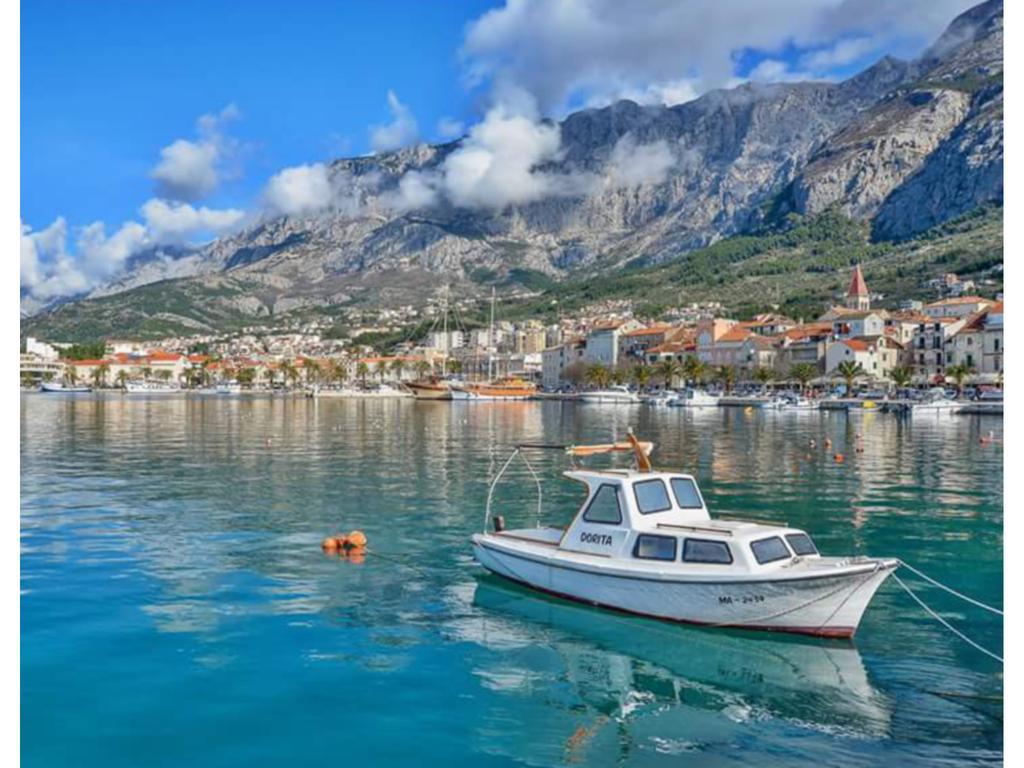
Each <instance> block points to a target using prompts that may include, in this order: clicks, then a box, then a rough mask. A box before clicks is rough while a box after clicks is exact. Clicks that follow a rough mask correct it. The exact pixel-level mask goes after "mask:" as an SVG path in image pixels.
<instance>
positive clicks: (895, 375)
mask: <svg viewBox="0 0 1024 768" xmlns="http://www.w3.org/2000/svg"><path fill="white" fill-rule="evenodd" d="M889 378H890V379H892V383H893V384H895V385H896V388H897V389H903V388H905V387H906V386H908V385H909V384H910V381H911V379H913V378H914V372H913V371H912V370H911V369H910V367H909V366H906V365H897V366H896V367H895V368H893V369H892V370H891V371H889Z"/></svg>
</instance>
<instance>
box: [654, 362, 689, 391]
mask: <svg viewBox="0 0 1024 768" xmlns="http://www.w3.org/2000/svg"><path fill="white" fill-rule="evenodd" d="M656 370H657V372H658V376H659V377H660V378H661V380H662V381H663V382H664V383H665V388H666V389H671V388H672V387H674V386H675V383H676V379H677V378H679V376H680V375H681V374H682V370H683V368H682V366H681V365H679V363H678V362H677V361H675V360H673V359H672V358H671V357H670V358H668V359H667V360H662V361H661V362H660V363H658V365H657V366H656Z"/></svg>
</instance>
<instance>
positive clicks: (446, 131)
mask: <svg viewBox="0 0 1024 768" xmlns="http://www.w3.org/2000/svg"><path fill="white" fill-rule="evenodd" d="M465 131H466V126H465V124H464V123H463V122H462V121H461V120H456V119H455V118H453V117H442V118H441V119H440V120H438V121H437V135H438V136H440V137H441V138H442V139H444V140H445V141H450V140H451V139H457V138H459V137H460V136H461V135H462V134H463V133H465Z"/></svg>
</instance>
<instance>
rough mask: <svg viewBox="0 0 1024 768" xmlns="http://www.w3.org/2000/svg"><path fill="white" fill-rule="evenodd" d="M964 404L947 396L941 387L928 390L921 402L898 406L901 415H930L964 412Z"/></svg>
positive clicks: (905, 403) (904, 403)
mask: <svg viewBox="0 0 1024 768" xmlns="http://www.w3.org/2000/svg"><path fill="white" fill-rule="evenodd" d="M963 408H964V404H963V403H960V402H957V401H956V400H953V399H952V398H950V397H947V396H946V391H945V390H944V389H942V388H941V387H935V388H933V389H930V390H928V392H926V393H925V395H924V397H922V398H921V399H920V400H916V401H909V402H903V403H898V404H896V408H895V409H896V410H897V411H898V412H899V413H905V414H917V415H930V414H948V413H958V412H960V411H961V410H963Z"/></svg>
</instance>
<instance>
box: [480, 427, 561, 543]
mask: <svg viewBox="0 0 1024 768" xmlns="http://www.w3.org/2000/svg"><path fill="white" fill-rule="evenodd" d="M566 447H567V446H565V445H550V444H546V443H520V444H519V445H517V446H516V447H515V448H514V449H513V451H512V453H511V454H510V455H509V457H508V458H507V459H505V463H504V464H502V465H501V469H499V470H498V474H496V475H495V476H494V479H493V480H491V485H490V487H489V488H488V489H487V506H486V508H485V510H484V533H487V525H488V523H490V521H491V510H492V505H493V502H494V489H495V488H497V487H498V483H499V482H501V478H502V477H504V475H505V472H506V471H507V470H508V468H509V466H510V465H511V464H512V462H513V461H515V459H516V457H517V456H518V457H519V458H521V459H522V461H523V464H524V465H525V466H526V469H527V470H528V471H529V473H530V476H531V477H532V478H533V482H534V485H536V486H537V526H538V527H539V526H540V519H541V515H542V513H543V507H544V490H543V488H542V487H541V482H540V477H539V476H538V475H537V472H536V470H534V468H533V465H532V464H531V463H530V460H529V459H528V458H526V454H524V453H523V451H524V450H528V449H541V450H544V449H547V450H562V451H564V450H565V449H566Z"/></svg>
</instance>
